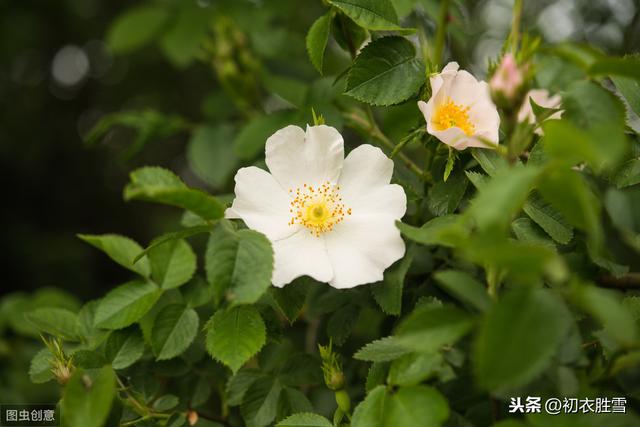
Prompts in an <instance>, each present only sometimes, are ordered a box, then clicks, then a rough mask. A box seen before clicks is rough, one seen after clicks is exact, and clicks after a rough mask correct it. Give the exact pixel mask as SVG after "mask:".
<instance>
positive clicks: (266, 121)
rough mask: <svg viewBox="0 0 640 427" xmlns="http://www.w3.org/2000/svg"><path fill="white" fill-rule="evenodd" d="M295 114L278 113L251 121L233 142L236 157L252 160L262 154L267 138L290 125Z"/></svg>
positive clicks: (288, 112) (289, 112)
mask: <svg viewBox="0 0 640 427" xmlns="http://www.w3.org/2000/svg"><path fill="white" fill-rule="evenodd" d="M294 117H295V112H291V111H278V112H275V113H273V114H269V115H267V116H261V117H258V118H256V119H253V120H251V121H250V122H249V123H248V124H247V125H246V126H245V127H243V128H242V130H241V131H240V133H238V135H237V136H236V139H235V140H234V141H233V148H234V150H235V153H236V156H238V158H240V159H241V160H253V159H255V158H256V157H257V156H258V155H259V154H260V153H264V145H265V143H266V142H267V138H269V137H270V136H271V135H273V134H274V133H275V132H276V131H277V130H278V129H281V128H282V127H284V126H287V125H290V124H291V122H292V121H294Z"/></svg>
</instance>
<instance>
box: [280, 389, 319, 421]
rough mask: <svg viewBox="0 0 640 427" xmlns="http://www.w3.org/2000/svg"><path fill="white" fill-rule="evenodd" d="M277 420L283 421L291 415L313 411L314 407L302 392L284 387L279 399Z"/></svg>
mask: <svg viewBox="0 0 640 427" xmlns="http://www.w3.org/2000/svg"><path fill="white" fill-rule="evenodd" d="M277 408H278V409H277V411H276V420H282V419H283V418H286V417H288V416H289V415H291V414H296V413H308V412H310V411H313V405H312V404H311V402H310V401H309V399H308V398H307V396H305V395H304V393H302V392H301V391H299V390H298V389H295V388H293V387H284V388H283V389H282V392H281V393H280V398H279V399H278V406H277Z"/></svg>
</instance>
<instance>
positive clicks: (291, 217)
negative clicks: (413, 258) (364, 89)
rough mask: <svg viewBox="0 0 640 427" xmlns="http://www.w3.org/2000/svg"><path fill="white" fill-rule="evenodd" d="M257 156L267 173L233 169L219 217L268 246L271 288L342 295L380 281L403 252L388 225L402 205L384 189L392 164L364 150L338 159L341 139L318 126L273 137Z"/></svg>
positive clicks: (398, 193) (393, 187)
mask: <svg viewBox="0 0 640 427" xmlns="http://www.w3.org/2000/svg"><path fill="white" fill-rule="evenodd" d="M265 151H266V156H265V157H266V159H265V160H266V163H267V167H268V168H269V172H270V173H269V172H267V171H265V170H263V169H260V168H257V167H248V168H242V169H240V170H239V171H238V173H237V174H236V177H235V181H236V187H235V195H236V198H235V200H234V201H233V205H232V206H231V207H230V208H229V209H227V211H226V217H227V218H241V219H242V220H244V222H245V223H246V224H247V226H248V227H249V228H251V229H254V230H256V231H259V232H261V233H263V234H264V235H266V236H267V238H268V239H269V240H270V241H271V244H272V246H273V251H274V259H275V265H274V271H273V277H272V283H273V284H274V285H275V286H278V287H282V286H284V285H286V284H287V283H289V282H291V281H292V280H293V279H295V278H297V277H300V276H304V275H306V276H310V277H313V278H314V279H316V280H318V281H320V282H328V283H329V284H330V285H331V286H333V287H334V288H339V289H343V288H352V287H354V286H358V285H361V284H365V283H372V282H377V281H380V280H382V278H383V272H384V270H385V269H386V268H387V267H389V266H390V265H391V264H393V263H394V262H395V261H397V260H398V259H400V258H401V257H402V256H403V255H404V252H405V245H404V241H403V240H402V237H401V236H400V232H399V230H398V229H397V228H396V225H395V222H396V221H397V220H399V219H400V218H402V216H404V213H405V211H406V209H407V198H406V195H405V193H404V190H403V188H402V187H401V186H399V185H397V184H390V181H391V175H392V173H393V161H392V160H391V159H389V158H388V157H387V156H386V155H385V154H384V153H383V152H382V150H380V149H379V148H377V147H374V146H372V145H367V144H363V145H360V146H359V147H357V148H355V149H354V150H352V151H351V152H350V153H349V155H348V156H347V157H346V158H345V157H344V141H343V139H342V135H340V133H339V132H338V131H337V130H336V129H334V128H332V127H329V126H324V125H321V126H308V127H307V130H306V132H305V131H304V130H303V129H301V128H299V127H297V126H287V127H285V128H283V129H280V130H279V131H277V132H276V133H275V134H273V135H272V136H271V137H269V139H268V140H267V143H266V148H265Z"/></svg>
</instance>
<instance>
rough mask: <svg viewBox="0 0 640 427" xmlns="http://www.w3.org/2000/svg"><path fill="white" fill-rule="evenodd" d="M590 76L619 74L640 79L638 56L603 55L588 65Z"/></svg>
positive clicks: (639, 60) (639, 59)
mask: <svg viewBox="0 0 640 427" xmlns="http://www.w3.org/2000/svg"><path fill="white" fill-rule="evenodd" d="M589 74H590V75H592V76H619V77H627V78H630V79H634V80H637V81H640V58H638V57H634V56H628V57H625V58H613V57H605V58H602V59H598V60H597V61H595V62H594V63H593V64H591V66H590V67H589Z"/></svg>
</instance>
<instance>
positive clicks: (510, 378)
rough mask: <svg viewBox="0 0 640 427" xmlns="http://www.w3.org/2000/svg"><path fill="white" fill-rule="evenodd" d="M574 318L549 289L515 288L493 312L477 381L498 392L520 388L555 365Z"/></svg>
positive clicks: (479, 342)
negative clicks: (554, 361)
mask: <svg viewBox="0 0 640 427" xmlns="http://www.w3.org/2000/svg"><path fill="white" fill-rule="evenodd" d="M569 322H570V313H569V312H568V310H567V308H566V307H565V305H564V304H563V303H562V301H560V300H559V299H558V298H557V297H556V296H554V295H553V294H551V293H550V292H549V291H547V290H544V289H529V288H525V289H516V290H513V291H511V292H509V293H508V294H506V295H505V296H503V297H502V298H501V299H500V301H499V302H498V303H497V304H496V305H494V306H493V307H492V308H491V309H490V310H489V312H488V314H487V316H486V318H485V320H484V322H483V324H482V326H481V328H480V331H479V333H478V335H477V339H476V345H475V351H474V354H475V358H474V362H475V372H476V376H477V379H478V382H479V383H480V384H481V385H482V386H483V387H485V388H487V389H489V390H494V391H504V390H510V389H513V388H515V387H520V386H523V385H525V384H527V383H528V382H529V381H531V380H533V379H534V378H535V377H536V376H538V375H540V374H541V373H542V372H543V371H544V370H545V369H546V368H547V367H548V366H549V364H550V363H551V360H552V357H553V355H554V354H555V352H556V350H557V348H558V346H559V345H560V343H561V341H562V339H563V338H564V337H565V335H566V333H567V331H568V328H569V325H570V323H569Z"/></svg>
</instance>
